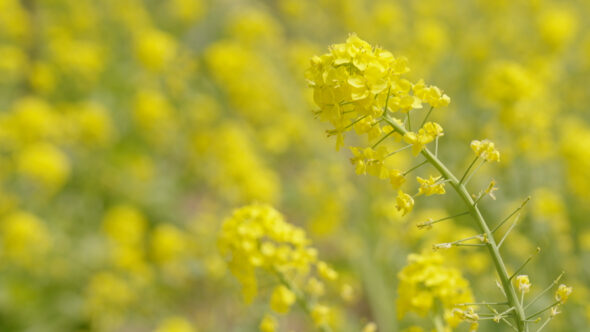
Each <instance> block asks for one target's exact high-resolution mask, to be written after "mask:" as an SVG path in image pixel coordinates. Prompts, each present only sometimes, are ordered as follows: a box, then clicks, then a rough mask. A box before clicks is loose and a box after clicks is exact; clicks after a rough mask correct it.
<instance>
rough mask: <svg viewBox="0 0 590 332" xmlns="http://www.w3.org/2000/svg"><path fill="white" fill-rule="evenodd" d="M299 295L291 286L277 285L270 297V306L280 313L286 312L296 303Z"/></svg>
mask: <svg viewBox="0 0 590 332" xmlns="http://www.w3.org/2000/svg"><path fill="white" fill-rule="evenodd" d="M296 300H297V297H296V296H295V293H293V292H292V291H291V290H289V288H287V287H285V286H284V285H279V286H277V287H275V289H274V291H273V292H272V295H271V297H270V307H271V309H272V310H274V311H275V312H277V313H279V314H286V313H288V312H289V310H290V309H291V305H293V303H295V301H296Z"/></svg>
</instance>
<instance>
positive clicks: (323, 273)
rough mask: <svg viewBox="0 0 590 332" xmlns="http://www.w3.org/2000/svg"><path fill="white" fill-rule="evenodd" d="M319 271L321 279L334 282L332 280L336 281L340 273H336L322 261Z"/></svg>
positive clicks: (318, 266) (319, 263)
mask: <svg viewBox="0 0 590 332" xmlns="http://www.w3.org/2000/svg"><path fill="white" fill-rule="evenodd" d="M317 269H318V274H319V275H320V277H322V278H324V279H326V280H330V281H332V280H336V278H338V272H336V271H334V270H333V269H332V268H331V267H330V266H328V264H326V263H325V262H322V261H320V262H318V264H317Z"/></svg>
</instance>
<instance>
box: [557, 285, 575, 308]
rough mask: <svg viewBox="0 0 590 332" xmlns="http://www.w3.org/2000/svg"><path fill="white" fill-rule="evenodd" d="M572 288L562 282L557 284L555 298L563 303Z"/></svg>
mask: <svg viewBox="0 0 590 332" xmlns="http://www.w3.org/2000/svg"><path fill="white" fill-rule="evenodd" d="M572 291H573V288H572V287H571V286H570V287H568V286H566V285H564V284H561V285H559V287H557V291H555V300H556V301H559V303H561V304H564V303H565V302H566V301H567V299H568V298H569V296H570V295H571V294H572Z"/></svg>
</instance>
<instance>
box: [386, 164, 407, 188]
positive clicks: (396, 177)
mask: <svg viewBox="0 0 590 332" xmlns="http://www.w3.org/2000/svg"><path fill="white" fill-rule="evenodd" d="M389 182H390V183H391V185H392V186H393V189H399V188H400V187H401V186H402V185H403V184H404V183H405V182H406V177H405V176H404V173H403V172H402V171H400V170H399V169H391V170H389Z"/></svg>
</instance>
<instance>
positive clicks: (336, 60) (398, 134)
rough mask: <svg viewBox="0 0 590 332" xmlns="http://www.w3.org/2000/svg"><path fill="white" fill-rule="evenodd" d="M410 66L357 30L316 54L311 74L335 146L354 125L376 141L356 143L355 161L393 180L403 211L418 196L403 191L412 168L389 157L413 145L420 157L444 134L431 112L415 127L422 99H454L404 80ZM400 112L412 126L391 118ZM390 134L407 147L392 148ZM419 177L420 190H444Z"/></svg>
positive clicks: (437, 103)
mask: <svg viewBox="0 0 590 332" xmlns="http://www.w3.org/2000/svg"><path fill="white" fill-rule="evenodd" d="M409 70H410V69H409V67H408V65H407V60H406V59H405V58H401V57H400V58H396V57H394V56H393V55H392V54H391V53H390V52H388V51H386V50H383V49H382V48H380V47H371V45H369V44H368V43H367V42H365V41H364V40H362V39H360V38H359V37H358V36H356V35H354V34H353V35H350V36H349V37H348V39H347V40H346V42H345V43H343V44H335V45H332V46H331V47H330V52H329V53H326V54H324V55H321V56H314V57H313V58H312V59H311V67H310V69H309V70H308V71H307V73H306V75H307V80H308V82H309V85H310V86H311V87H312V88H313V93H314V101H315V103H316V104H317V106H319V110H318V111H317V113H316V114H317V116H318V117H319V119H320V120H322V121H327V122H329V123H330V124H331V125H332V126H333V129H330V130H328V134H329V135H336V136H337V142H336V148H337V149H338V148H339V147H340V146H342V145H343V144H344V134H345V132H347V131H350V130H353V129H354V131H355V132H356V133H357V134H359V135H367V137H368V140H369V141H370V142H375V143H374V144H372V145H370V146H366V147H362V146H361V147H351V148H350V149H351V151H352V154H353V157H352V158H351V163H352V164H353V165H354V166H355V170H356V173H357V174H367V173H368V174H370V175H372V176H375V177H378V178H380V179H389V181H390V183H391V185H392V186H393V188H394V189H397V190H398V196H397V199H396V208H397V210H398V211H400V212H401V214H402V215H406V214H408V213H409V212H410V211H412V209H413V207H414V198H413V196H411V195H409V194H407V193H405V192H404V191H403V190H401V186H402V185H403V184H404V183H405V182H406V175H407V173H408V172H402V171H400V170H399V169H394V168H391V167H389V166H388V165H387V158H388V157H390V156H391V155H393V154H395V153H397V152H399V151H401V150H405V149H406V148H410V147H411V148H412V152H413V153H414V155H418V154H419V153H420V152H421V151H422V150H423V149H424V147H425V146H426V145H427V144H428V143H431V142H433V141H435V140H437V139H438V138H439V137H441V136H443V135H444V132H443V128H442V127H441V126H440V125H439V124H438V123H436V122H426V120H427V117H428V115H429V114H430V112H429V113H428V115H427V116H426V118H425V119H424V121H423V124H422V126H421V127H420V128H417V130H416V131H412V130H411V126H410V123H409V122H410V114H409V113H410V112H411V111H412V110H414V109H421V108H422V107H423V105H422V104H423V103H428V104H429V105H430V106H431V109H430V110H432V108H434V107H441V106H446V105H448V104H449V103H450V98H449V96H447V95H445V94H444V93H443V92H442V91H441V90H440V89H439V88H437V87H435V86H429V85H426V84H425V83H424V81H423V80H420V81H418V82H417V83H412V82H410V81H409V80H408V79H407V78H405V76H404V75H405V74H406V73H407V72H408V71H409ZM396 112H401V113H402V116H404V115H405V116H407V122H408V124H407V128H406V123H405V122H403V121H401V120H400V119H398V118H395V117H393V116H392V115H393V114H394V113H396ZM396 128H397V129H396ZM400 128H403V130H402V129H400ZM388 137H390V138H393V139H394V140H395V141H397V142H402V141H403V142H405V143H406V144H408V145H407V146H405V147H402V148H401V149H397V150H392V149H391V147H390V146H388V145H387V144H386V143H384V142H383V141H384V140H385V139H386V138H388ZM382 143H383V144H382ZM418 181H419V183H420V189H419V193H418V194H425V195H432V194H444V192H445V190H444V183H443V182H437V181H438V179H437V180H436V181H434V180H433V179H432V178H431V179H430V180H423V179H421V178H418Z"/></svg>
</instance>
